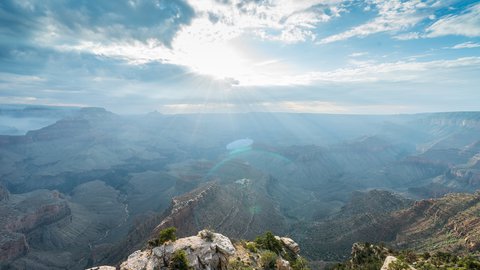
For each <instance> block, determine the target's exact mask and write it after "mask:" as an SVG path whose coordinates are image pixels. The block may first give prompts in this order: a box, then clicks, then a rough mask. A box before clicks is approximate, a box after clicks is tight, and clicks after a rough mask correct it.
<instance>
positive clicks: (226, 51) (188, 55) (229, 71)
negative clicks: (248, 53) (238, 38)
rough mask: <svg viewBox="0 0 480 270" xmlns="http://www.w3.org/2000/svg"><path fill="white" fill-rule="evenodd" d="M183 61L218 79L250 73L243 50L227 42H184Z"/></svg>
mask: <svg viewBox="0 0 480 270" xmlns="http://www.w3.org/2000/svg"><path fill="white" fill-rule="evenodd" d="M178 45H180V46H179V47H180V48H181V51H182V52H183V57H182V58H183V59H182V62H183V64H184V65H185V66H188V67H190V68H191V69H192V70H193V71H194V72H197V73H199V74H204V75H209V76H212V77H214V78H216V79H227V78H228V79H235V80H238V79H240V78H242V77H244V76H245V75H246V74H247V73H248V68H247V67H248V60H247V59H246V57H245V56H243V55H242V54H241V52H240V51H239V50H238V49H237V48H235V47H234V46H233V45H230V44H228V43H226V42H222V43H219V42H218V43H216V42H202V41H189V42H183V43H182V44H178Z"/></svg>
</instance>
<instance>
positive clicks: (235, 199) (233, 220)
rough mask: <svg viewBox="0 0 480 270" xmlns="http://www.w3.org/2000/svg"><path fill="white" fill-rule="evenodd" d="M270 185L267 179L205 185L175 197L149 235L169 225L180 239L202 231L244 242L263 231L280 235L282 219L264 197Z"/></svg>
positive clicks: (282, 229) (269, 199) (274, 203)
mask: <svg viewBox="0 0 480 270" xmlns="http://www.w3.org/2000/svg"><path fill="white" fill-rule="evenodd" d="M270 185H274V183H271V182H270V179H269V177H267V176H261V177H257V178H253V179H247V178H244V179H239V180H236V181H233V182H228V183H218V182H209V183H207V184H206V185H204V186H203V187H200V188H198V189H195V190H193V191H192V192H189V193H187V194H185V195H182V196H178V197H175V198H174V199H173V201H172V206H171V208H170V209H169V210H167V212H166V214H167V215H166V217H165V218H164V219H163V221H162V222H161V223H160V225H159V226H158V227H157V228H156V229H155V230H154V233H153V235H156V234H157V233H158V232H159V231H160V230H162V229H164V228H166V227H170V226H174V227H176V228H177V229H178V233H179V235H180V236H186V235H191V234H192V233H195V232H196V231H198V230H200V229H202V228H212V229H214V230H215V231H218V232H220V233H224V234H228V235H231V236H232V237H237V238H247V239H251V238H253V237H255V236H256V235H259V234H261V233H262V232H264V231H265V230H267V229H269V230H272V231H274V232H277V233H284V232H285V231H286V229H287V224H286V221H285V217H284V216H283V215H282V214H281V213H280V211H279V209H278V205H277V203H276V202H275V201H274V200H273V199H272V198H271V196H270V195H269V194H268V191H267V189H268V188H267V187H268V186H270Z"/></svg>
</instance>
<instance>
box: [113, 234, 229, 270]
mask: <svg viewBox="0 0 480 270" xmlns="http://www.w3.org/2000/svg"><path fill="white" fill-rule="evenodd" d="M179 250H183V251H184V252H185V254H186V256H187V261H188V265H189V267H191V269H194V270H197V269H198V270H200V269H219V270H225V269H227V265H228V259H229V257H230V256H232V255H234V254H235V247H234V246H233V244H232V242H231V241H230V239H228V238H227V237H226V236H223V235H221V234H218V233H213V232H210V231H207V230H203V231H200V232H199V233H198V234H197V235H196V236H190V237H186V238H181V239H178V240H177V241H174V242H167V243H165V244H164V245H162V246H159V247H155V248H153V249H151V250H145V251H140V250H138V251H135V252H134V253H132V254H131V255H130V256H129V257H128V259H127V260H126V261H125V262H123V263H122V264H121V265H120V269H122V270H137V269H168V267H169V265H170V263H171V261H172V258H173V257H174V256H175V254H176V252H178V251H179Z"/></svg>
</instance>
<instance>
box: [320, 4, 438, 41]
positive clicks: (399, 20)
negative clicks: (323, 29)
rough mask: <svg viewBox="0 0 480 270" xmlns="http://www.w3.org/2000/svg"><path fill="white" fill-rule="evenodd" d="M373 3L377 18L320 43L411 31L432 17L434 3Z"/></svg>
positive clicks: (324, 39)
mask: <svg viewBox="0 0 480 270" xmlns="http://www.w3.org/2000/svg"><path fill="white" fill-rule="evenodd" d="M371 3H372V5H374V6H375V7H376V8H377V9H378V15H377V17H375V18H374V19H372V20H370V21H368V22H366V23H364V24H361V25H358V26H355V27H353V28H351V29H349V30H347V31H345V32H341V33H338V34H334V35H331V36H328V37H325V38H323V39H321V40H320V41H319V43H320V44H326V43H331V42H336V41H341V40H346V39H349V38H352V37H366V36H369V35H372V34H376V33H382V32H398V31H401V30H406V29H409V28H411V27H412V26H414V25H416V24H418V23H419V22H421V21H422V20H424V19H425V18H428V17H429V16H430V15H431V12H432V11H431V10H432V4H433V3H434V1H426V2H424V1H417V0H415V1H400V0H393V1H383V0H373V1H371Z"/></svg>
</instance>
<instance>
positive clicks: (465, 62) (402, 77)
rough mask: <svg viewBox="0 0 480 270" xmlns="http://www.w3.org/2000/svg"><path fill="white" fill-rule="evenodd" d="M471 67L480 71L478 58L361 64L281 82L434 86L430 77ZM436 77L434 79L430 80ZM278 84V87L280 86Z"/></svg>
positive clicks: (307, 74) (290, 78)
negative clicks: (399, 83)
mask: <svg viewBox="0 0 480 270" xmlns="http://www.w3.org/2000/svg"><path fill="white" fill-rule="evenodd" d="M464 67H473V68H477V69H480V57H463V58H458V59H454V60H435V61H425V62H417V61H398V62H391V63H380V64H379V63H368V62H366V63H364V64H363V65H359V66H357V67H354V68H341V69H336V70H332V71H326V72H324V71H322V72H309V73H306V74H302V75H296V76H290V77H286V78H284V80H285V81H288V82H290V84H292V85H313V84H316V83H321V82H324V83H357V82H379V81H384V82H400V81H408V82H430V83H432V82H434V81H432V80H435V78H432V76H431V75H432V74H434V73H435V72H437V71H440V72H444V71H447V70H449V71H450V72H451V73H449V74H450V76H451V78H447V77H445V78H444V80H445V81H447V80H449V79H455V75H454V72H453V71H455V70H456V69H460V68H464ZM433 77H435V76H433ZM281 82H282V81H279V82H278V83H281Z"/></svg>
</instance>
